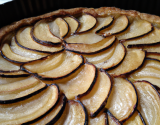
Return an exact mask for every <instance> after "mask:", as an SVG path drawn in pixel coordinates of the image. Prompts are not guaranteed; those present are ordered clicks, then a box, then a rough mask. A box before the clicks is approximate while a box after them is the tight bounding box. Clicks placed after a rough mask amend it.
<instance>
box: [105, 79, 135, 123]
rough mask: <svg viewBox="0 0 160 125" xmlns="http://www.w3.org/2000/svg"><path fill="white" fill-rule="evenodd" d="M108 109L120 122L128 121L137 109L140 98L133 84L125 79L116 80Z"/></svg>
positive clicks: (108, 102)
mask: <svg viewBox="0 0 160 125" xmlns="http://www.w3.org/2000/svg"><path fill="white" fill-rule="evenodd" d="M112 85H113V87H112V91H111V94H110V96H109V98H108V101H107V104H106V106H105V107H106V108H107V109H108V110H109V111H110V112H111V113H112V114H113V115H114V116H115V117H116V118H117V119H118V120H119V121H122V122H123V121H125V120H126V119H128V118H129V117H130V116H131V115H132V114H133V113H134V110H135V109H136V107H137V101H138V99H137V98H138V96H137V93H136V90H135V88H134V86H133V85H132V83H131V82H130V81H128V80H126V79H124V78H114V82H113V84H112Z"/></svg>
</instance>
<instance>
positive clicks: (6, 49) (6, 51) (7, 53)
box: [1, 43, 35, 63]
mask: <svg viewBox="0 0 160 125" xmlns="http://www.w3.org/2000/svg"><path fill="white" fill-rule="evenodd" d="M1 55H2V57H3V58H5V59H7V60H8V61H11V62H14V63H27V62H30V61H33V60H35V59H33V58H28V57H23V56H21V55H18V54H16V53H14V52H13V51H12V50H11V48H10V46H9V45H8V44H7V43H5V44H4V45H3V47H2V51H1Z"/></svg>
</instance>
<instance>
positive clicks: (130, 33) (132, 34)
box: [117, 18, 153, 41]
mask: <svg viewBox="0 0 160 125" xmlns="http://www.w3.org/2000/svg"><path fill="white" fill-rule="evenodd" d="M152 30H153V26H152V24H151V23H150V22H148V21H146V20H141V19H139V18H135V19H133V21H132V22H131V24H130V26H129V27H128V29H127V30H126V31H124V32H122V33H120V34H118V35H117V38H118V39H119V40H122V41H125V40H128V39H133V38H137V37H140V36H143V35H145V34H148V33H149V32H151V31H152Z"/></svg>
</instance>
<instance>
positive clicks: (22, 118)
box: [0, 85, 59, 125]
mask: <svg viewBox="0 0 160 125" xmlns="http://www.w3.org/2000/svg"><path fill="white" fill-rule="evenodd" d="M58 98H59V90H58V87H57V86H56V85H51V86H49V87H47V88H46V89H44V90H43V91H41V92H40V93H38V94H35V95H34V96H32V97H30V98H28V99H25V100H23V101H20V102H16V103H12V104H7V105H5V104H0V116H1V117H0V124H1V125H6V124H8V125H9V124H10V125H11V124H22V123H26V122H29V121H32V120H35V119H37V118H39V117H40V116H42V115H43V114H45V113H46V112H47V111H48V110H49V109H51V108H52V107H53V106H54V105H55V104H56V102H57V100H58Z"/></svg>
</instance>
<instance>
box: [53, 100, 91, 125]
mask: <svg viewBox="0 0 160 125" xmlns="http://www.w3.org/2000/svg"><path fill="white" fill-rule="evenodd" d="M66 108H68V110H69V111H68V113H67V114H65V115H67V116H66V117H65V119H61V118H60V121H58V123H56V124H55V125H87V124H88V115H87V110H86V109H85V107H84V106H83V104H82V103H81V102H80V101H74V100H70V101H68V107H66ZM63 117H64V116H63ZM59 123H60V124H59Z"/></svg>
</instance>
